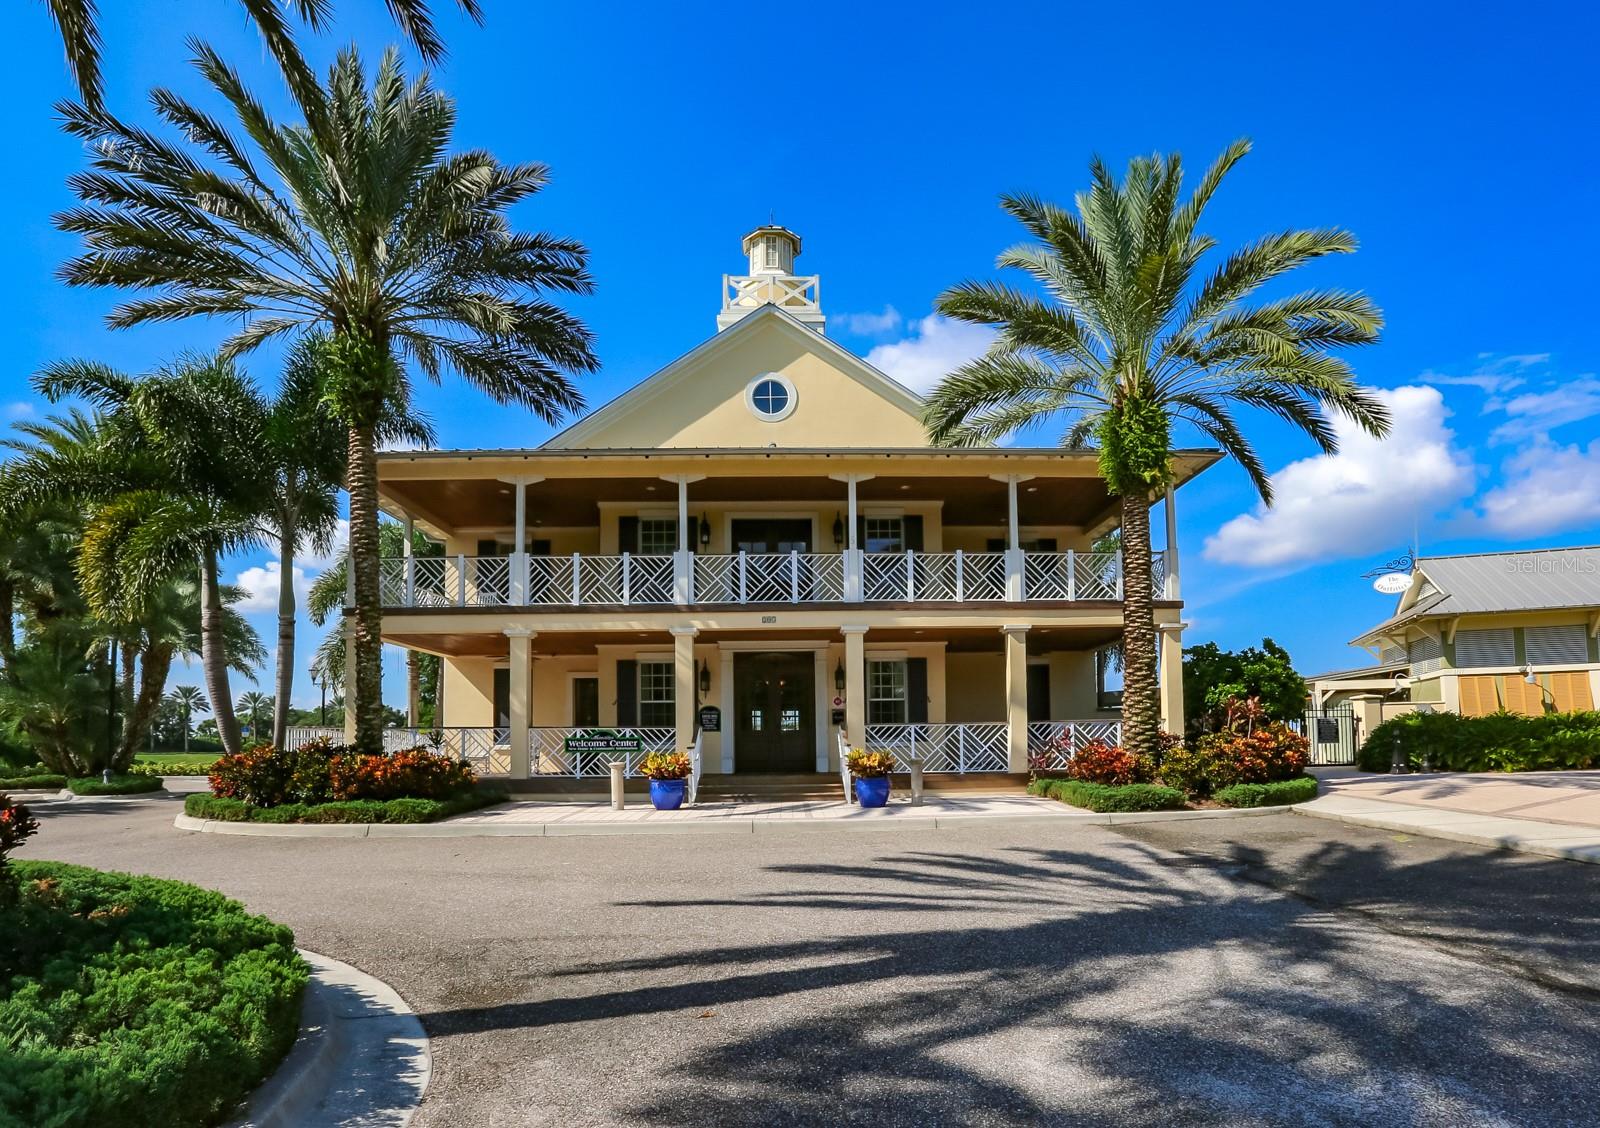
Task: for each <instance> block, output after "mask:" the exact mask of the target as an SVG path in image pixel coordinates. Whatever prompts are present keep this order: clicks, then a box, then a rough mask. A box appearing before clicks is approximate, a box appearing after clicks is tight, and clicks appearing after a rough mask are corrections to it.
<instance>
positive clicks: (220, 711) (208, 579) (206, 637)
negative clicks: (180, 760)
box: [185, 550, 242, 756]
mask: <svg viewBox="0 0 1600 1128" xmlns="http://www.w3.org/2000/svg"><path fill="white" fill-rule="evenodd" d="M222 609H223V607H222V584H221V583H220V581H219V580H218V579H217V554H216V553H215V552H213V551H210V550H208V551H206V552H205V553H203V554H202V555H201V557H200V668H201V670H202V671H203V672H204V674H205V680H206V693H208V694H209V695H210V696H211V715H212V716H214V717H215V718H216V719H217V738H218V739H219V740H221V741H222V750H223V752H225V753H227V754H228V755H229V756H237V755H238V754H239V752H240V750H241V748H242V742H241V741H240V739H239V722H238V720H236V719H235V718H234V715H233V696H232V695H231V694H230V693H229V692H228V654H227V647H226V643H225V642H224V640H223V628H222ZM185 747H187V745H186V746H185Z"/></svg>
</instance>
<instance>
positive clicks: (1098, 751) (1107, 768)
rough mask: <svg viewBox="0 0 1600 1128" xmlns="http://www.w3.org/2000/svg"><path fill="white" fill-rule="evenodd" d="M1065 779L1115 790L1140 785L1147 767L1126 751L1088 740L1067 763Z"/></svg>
mask: <svg viewBox="0 0 1600 1128" xmlns="http://www.w3.org/2000/svg"><path fill="white" fill-rule="evenodd" d="M1067 776H1068V777H1069V778H1071V779H1080V780H1083V781H1084V782H1085V783H1103V784H1107V785H1109V786H1112V787H1117V786H1120V785H1122V784H1128V783H1143V782H1144V781H1145V780H1147V779H1149V778H1150V776H1149V772H1148V770H1147V768H1146V765H1145V764H1144V763H1143V762H1142V761H1141V760H1140V759H1139V757H1138V756H1137V755H1135V754H1134V753H1133V752H1131V751H1130V750H1128V749H1126V748H1116V747H1113V746H1111V745H1109V744H1107V743H1105V742H1104V741H1102V740H1091V741H1089V742H1088V743H1087V744H1085V745H1084V746H1083V747H1081V748H1079V749H1078V751H1077V752H1076V753H1074V754H1073V757H1072V759H1071V760H1069V761H1067Z"/></svg>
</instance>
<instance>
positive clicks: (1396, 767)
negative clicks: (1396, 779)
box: [1389, 732, 1406, 775]
mask: <svg viewBox="0 0 1600 1128" xmlns="http://www.w3.org/2000/svg"><path fill="white" fill-rule="evenodd" d="M1389 774H1390V775H1405V774H1406V754H1405V752H1404V751H1403V750H1402V748H1401V746H1400V734H1399V733H1398V732H1397V733H1395V734H1394V753H1393V755H1391V756H1390V757H1389Z"/></svg>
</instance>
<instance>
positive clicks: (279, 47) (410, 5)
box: [45, 0, 483, 108]
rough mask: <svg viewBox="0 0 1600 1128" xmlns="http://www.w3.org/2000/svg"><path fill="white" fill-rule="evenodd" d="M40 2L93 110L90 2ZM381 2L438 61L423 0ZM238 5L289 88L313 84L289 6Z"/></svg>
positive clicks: (326, 9) (473, 3) (476, 13)
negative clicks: (286, 14) (287, 12)
mask: <svg viewBox="0 0 1600 1128" xmlns="http://www.w3.org/2000/svg"><path fill="white" fill-rule="evenodd" d="M45 2H46V4H47V5H48V7H49V8H50V15H51V18H53V19H54V20H55V24H56V30H57V31H59V32H60V33H61V46H62V47H64V48H65V49H66V52H67V65H68V67H70V68H71V70H72V78H73V81H74V82H76V83H77V85H78V92H79V96H80V97H82V98H83V100H84V103H85V104H87V105H90V106H94V107H96V108H98V107H99V106H100V104H101V98H102V96H103V94H104V83H103V81H102V79H101V75H100V58H101V49H102V43H101V39H100V23H99V19H98V13H97V12H96V10H95V2H94V0H45ZM386 3H387V4H388V7H389V12H390V14H391V15H393V16H394V21H395V23H397V24H399V25H400V31H401V32H402V33H403V34H404V35H405V36H406V38H407V39H408V40H410V41H411V45H412V46H413V47H415V48H416V50H417V54H419V55H421V56H422V57H423V58H424V59H426V60H427V61H428V62H430V63H437V62H439V61H441V60H442V59H443V58H444V54H445V51H444V40H442V39H440V38H439V33H438V31H437V30H436V29H435V28H434V26H433V14H432V12H430V11H429V9H428V3H427V0H386ZM456 3H457V4H459V5H460V7H461V10H462V11H463V12H465V13H466V14H467V15H468V16H470V17H471V18H472V20H473V21H474V22H475V23H482V22H483V13H482V11H481V9H480V8H479V6H478V0H456ZM240 6H241V7H243V8H244V10H245V15H246V16H247V17H248V18H249V19H250V21H251V22H253V23H254V24H255V25H256V28H257V29H258V30H259V31H260V32H261V38H262V40H263V41H264V42H265V43H266V45H267V49H268V50H270V51H271V52H272V54H273V57H274V58H276V59H277V60H278V65H279V66H280V67H281V68H282V70H283V74H284V78H285V79H286V80H288V82H289V83H290V85H291V87H292V86H294V85H296V84H308V83H309V84H312V85H314V84H315V82H316V77H315V76H314V75H313V74H312V73H311V70H310V68H309V67H307V66H306V63H305V60H304V59H303V58H302V57H301V55H300V51H299V48H297V47H296V46H295V42H294V34H293V32H292V31H291V30H290V28H289V22H288V20H286V19H285V18H284V12H283V10H282V9H284V8H288V7H291V5H289V4H283V3H281V2H280V0H240ZM292 7H294V8H295V10H296V11H297V12H298V13H299V15H300V18H301V19H303V20H304V21H305V22H306V25H307V26H308V27H310V28H311V30H313V31H320V30H321V29H322V28H323V27H324V26H326V24H327V22H328V19H329V17H330V16H331V15H332V12H331V10H330V5H329V4H328V3H327V2H326V0H294V3H293V5H292Z"/></svg>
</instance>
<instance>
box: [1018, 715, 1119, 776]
mask: <svg viewBox="0 0 1600 1128" xmlns="http://www.w3.org/2000/svg"><path fill="white" fill-rule="evenodd" d="M1095 740H1098V741H1100V742H1101V743H1102V744H1109V745H1112V746H1115V745H1118V744H1121V743H1122V722H1121V721H1031V722H1029V724H1028V764H1029V766H1030V767H1032V768H1034V769H1037V770H1045V771H1050V770H1054V769H1058V768H1064V767H1066V766H1067V762H1068V761H1069V760H1071V759H1072V757H1073V756H1075V755H1077V754H1078V752H1079V750H1080V749H1082V748H1083V746H1084V745H1085V744H1088V743H1090V742H1091V741H1095Z"/></svg>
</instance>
